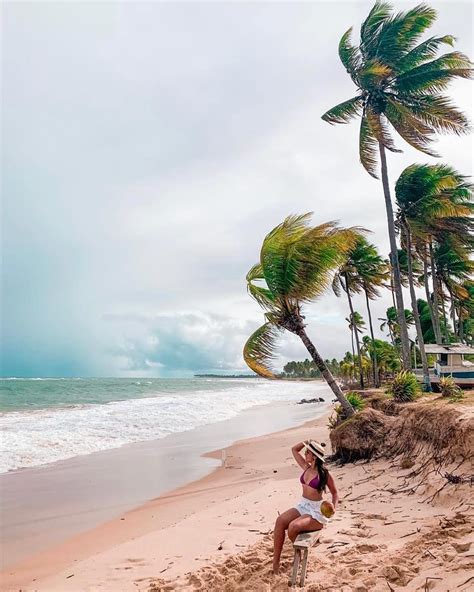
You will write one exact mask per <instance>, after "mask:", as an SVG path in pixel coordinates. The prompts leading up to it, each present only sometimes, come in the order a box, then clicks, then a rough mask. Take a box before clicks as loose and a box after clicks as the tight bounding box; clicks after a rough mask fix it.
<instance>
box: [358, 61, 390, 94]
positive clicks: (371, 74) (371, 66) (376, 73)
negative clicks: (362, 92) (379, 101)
mask: <svg viewBox="0 0 474 592" xmlns="http://www.w3.org/2000/svg"><path fill="white" fill-rule="evenodd" d="M391 74H392V69H391V68H390V67H389V66H387V65H386V64H383V63H382V62H381V61H380V60H375V59H373V60H367V61H366V62H365V64H364V66H363V68H361V69H360V70H359V73H358V80H359V82H360V86H361V87H362V88H370V87H371V86H374V85H379V84H380V83H381V82H382V81H384V80H386V79H387V78H389V77H390V76H391Z"/></svg>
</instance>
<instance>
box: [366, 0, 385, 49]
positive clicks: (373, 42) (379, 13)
mask: <svg viewBox="0 0 474 592" xmlns="http://www.w3.org/2000/svg"><path fill="white" fill-rule="evenodd" d="M391 12H392V7H391V5H390V4H389V3H388V2H380V1H379V0H377V2H376V3H375V4H374V6H373V7H372V10H371V11H370V12H369V14H368V16H367V18H366V19H365V21H364V22H363V23H362V26H361V28H360V49H361V52H362V54H363V55H364V57H371V56H372V54H373V52H374V50H375V49H376V47H377V43H378V36H379V33H380V29H381V28H382V26H383V25H384V24H385V23H386V22H387V21H388V20H389V19H390V15H391Z"/></svg>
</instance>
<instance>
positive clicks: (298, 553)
mask: <svg viewBox="0 0 474 592" xmlns="http://www.w3.org/2000/svg"><path fill="white" fill-rule="evenodd" d="M300 557H301V551H300V550H299V549H295V556H294V557H293V573H292V574H291V585H292V586H296V578H297V577H298V567H299V564H300Z"/></svg>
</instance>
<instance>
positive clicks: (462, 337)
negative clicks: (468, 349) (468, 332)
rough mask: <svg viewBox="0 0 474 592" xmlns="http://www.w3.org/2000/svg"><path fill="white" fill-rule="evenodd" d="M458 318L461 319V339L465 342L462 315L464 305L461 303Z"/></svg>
mask: <svg viewBox="0 0 474 592" xmlns="http://www.w3.org/2000/svg"><path fill="white" fill-rule="evenodd" d="M458 319H459V341H460V342H461V343H464V318H463V316H462V305H460V308H459V314H458Z"/></svg>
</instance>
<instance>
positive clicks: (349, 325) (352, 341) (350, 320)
mask: <svg viewBox="0 0 474 592" xmlns="http://www.w3.org/2000/svg"><path fill="white" fill-rule="evenodd" d="M345 321H346V323H347V327H348V328H349V331H350V332H351V350H352V359H353V360H355V357H356V356H355V349H354V324H353V322H352V317H351V316H348V317H346V319H345Z"/></svg>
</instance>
